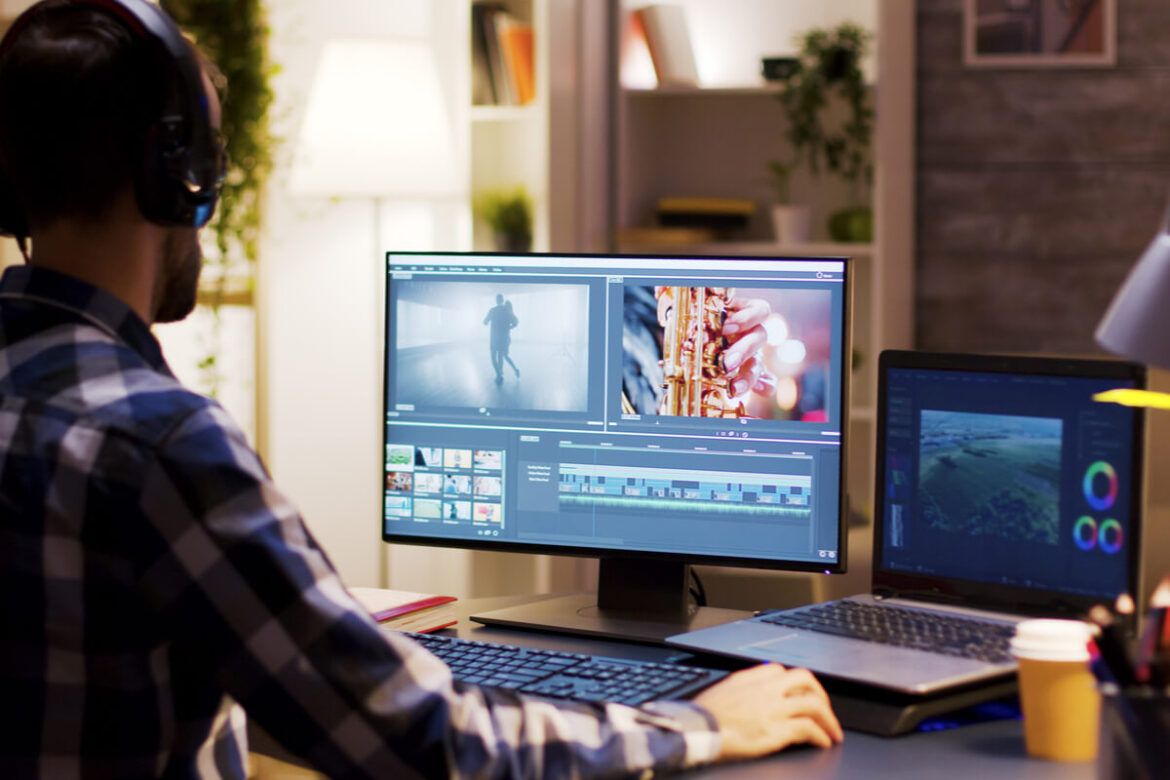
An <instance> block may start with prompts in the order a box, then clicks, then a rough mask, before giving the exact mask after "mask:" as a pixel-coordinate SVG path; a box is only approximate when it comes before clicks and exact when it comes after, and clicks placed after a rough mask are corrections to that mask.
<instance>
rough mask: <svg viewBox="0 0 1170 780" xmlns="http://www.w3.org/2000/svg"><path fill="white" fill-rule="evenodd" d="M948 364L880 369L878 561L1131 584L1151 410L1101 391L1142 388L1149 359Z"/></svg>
mask: <svg viewBox="0 0 1170 780" xmlns="http://www.w3.org/2000/svg"><path fill="white" fill-rule="evenodd" d="M885 357H886V356H884V355H883V361H885ZM943 359H944V360H947V361H949V362H951V363H953V365H950V366H946V367H943V366H933V367H932V366H929V365H928V364H929V362H930V356H929V355H918V356H912V360H913V361H914V362H918V363H919V364H920V365H917V366H913V365H903V366H888V367H887V368H886V369H885V370H884V371H883V374H882V383H883V388H882V397H883V399H884V400H883V403H882V411H881V413H882V415H883V416H884V419H883V420H882V425H881V431H882V432H883V434H884V436H883V439H884V440H883V441H882V443H881V445H880V446H882V449H883V457H882V461H883V462H884V464H885V467H884V475H883V476H884V480H883V484H882V485H881V490H880V495H881V496H884V498H883V499H882V501H883V507H882V509H881V510H880V518H881V525H880V526H879V533H880V534H881V538H882V542H881V560H880V562H879V569H880V570H882V572H883V573H884V574H886V575H899V574H901V575H904V576H908V577H914V578H931V579H946V580H952V581H955V580H957V581H968V582H973V583H983V584H985V585H992V586H996V587H998V588H1001V589H1004V590H1005V593H1006V592H1007V591H1008V590H1011V589H1017V592H1023V591H1042V592H1046V593H1051V594H1063V595H1065V596H1066V597H1068V598H1070V599H1078V598H1083V597H1089V598H1092V599H1101V598H1112V597H1114V596H1116V595H1117V594H1119V593H1122V592H1125V591H1127V590H1129V589H1130V588H1131V587H1132V585H1133V574H1134V570H1135V568H1136V561H1137V557H1136V548H1137V536H1138V514H1139V509H1140V484H1141V420H1142V415H1141V413H1140V411H1137V410H1134V409H1132V408H1128V407H1125V406H1120V405H1118V404H1115V403H1101V402H1099V401H1097V400H1094V396H1095V395H1097V394H1098V393H1102V392H1105V391H1108V390H1113V389H1116V388H1134V387H1140V386H1141V384H1142V375H1141V370H1140V367H1136V366H1133V365H1132V364H1128V363H1121V362H1113V361H1063V360H1045V359H1030V358H1000V359H996V358H984V357H982V356H971V357H967V358H964V357H963V356H945V357H944V358H943ZM964 362H966V363H967V365H966V366H964V365H963V363H964ZM996 363H999V364H1001V365H996ZM884 364H885V362H883V365H884ZM981 592H983V591H982V590H981Z"/></svg>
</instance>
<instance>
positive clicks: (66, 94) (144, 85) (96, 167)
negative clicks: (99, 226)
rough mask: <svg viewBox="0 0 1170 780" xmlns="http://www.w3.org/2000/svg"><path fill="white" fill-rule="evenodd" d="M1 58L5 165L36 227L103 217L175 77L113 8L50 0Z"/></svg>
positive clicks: (0, 128)
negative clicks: (110, 10)
mask: <svg viewBox="0 0 1170 780" xmlns="http://www.w3.org/2000/svg"><path fill="white" fill-rule="evenodd" d="M29 13H32V14H34V15H35V16H34V17H33V18H30V19H29V20H28V22H27V24H24V26H23V27H22V28H21V29H20V30H19V33H18V35H19V37H18V38H17V39H15V40H12V41H6V42H5V46H4V48H3V53H2V54H0V166H2V167H3V170H4V175H5V176H6V177H7V179H8V181H9V184H10V186H11V189H12V191H13V194H14V196H15V199H16V201H17V205H18V206H19V208H20V209H21V211H22V212H23V213H24V215H25V216H26V217H27V219H28V220H29V222H30V223H31V224H32V225H33V226H37V227H43V226H45V225H48V224H51V223H52V222H54V221H55V220H57V219H59V218H62V217H73V218H82V219H86V218H92V219H95V220H96V219H98V218H100V217H101V216H102V215H103V214H104V213H105V212H106V209H107V207H108V205H109V204H110V201H111V200H112V198H113V197H114V196H115V195H116V194H117V193H118V192H119V191H121V190H123V189H124V188H126V187H129V186H130V185H131V183H132V181H133V180H134V177H135V176H136V175H137V174H138V172H139V171H140V169H141V167H142V165H143V164H144V156H145V155H144V146H145V139H146V133H147V131H148V129H149V128H150V127H151V125H152V124H153V123H155V122H156V121H157V120H158V118H159V116H160V114H161V112H162V110H163V106H164V105H165V103H166V99H167V92H166V90H167V89H169V88H171V85H173V84H174V83H175V79H176V78H177V74H175V73H166V72H160V71H163V70H165V69H161V68H160V67H159V65H158V62H157V59H152V58H151V57H149V56H148V52H146V51H144V48H143V46H142V44H141V43H140V42H138V41H136V40H135V38H134V36H133V35H132V34H131V32H130V31H129V30H127V29H126V28H125V27H124V26H123V24H122V23H121V22H120V21H118V20H117V19H115V18H114V17H112V16H111V15H110V14H108V13H106V12H104V11H101V10H96V9H94V8H92V7H85V6H75V5H71V4H70V3H69V2H68V0H45V2H42V3H40V4H39V6H36V7H34V9H33V10H32V11H30V12H29Z"/></svg>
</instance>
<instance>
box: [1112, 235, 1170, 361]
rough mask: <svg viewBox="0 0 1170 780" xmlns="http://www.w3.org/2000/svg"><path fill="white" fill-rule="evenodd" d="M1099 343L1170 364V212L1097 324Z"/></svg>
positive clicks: (1141, 358)
mask: <svg viewBox="0 0 1170 780" xmlns="http://www.w3.org/2000/svg"><path fill="white" fill-rule="evenodd" d="M1097 343H1098V344H1100V345H1101V346H1102V347H1104V348H1105V349H1107V350H1109V351H1110V352H1114V353H1116V354H1118V355H1123V356H1125V357H1127V358H1130V359H1132V360H1137V361H1139V362H1142V363H1147V364H1149V365H1155V366H1160V367H1162V368H1170V212H1168V213H1167V219H1166V220H1164V221H1163V226H1162V230H1161V231H1160V232H1159V233H1158V235H1157V236H1156V237H1155V238H1154V241H1153V243H1151V244H1150V246H1149V248H1148V249H1146V251H1145V254H1143V255H1142V257H1141V259H1140V260H1138V262H1137V265H1135V266H1134V267H1133V269H1132V270H1131V271H1130V272H1129V276H1128V277H1127V278H1126V280H1125V283H1124V284H1122V286H1121V289H1120V290H1118V291H1117V295H1115V296H1114V298H1113V303H1111V304H1110V305H1109V310H1108V311H1107V312H1105V318H1104V319H1103V320H1101V324H1100V325H1098V326H1097Z"/></svg>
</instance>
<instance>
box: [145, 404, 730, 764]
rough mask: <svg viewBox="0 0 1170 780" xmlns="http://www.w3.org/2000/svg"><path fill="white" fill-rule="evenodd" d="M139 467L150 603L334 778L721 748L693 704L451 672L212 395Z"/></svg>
mask: <svg viewBox="0 0 1170 780" xmlns="http://www.w3.org/2000/svg"><path fill="white" fill-rule="evenodd" d="M142 479H143V489H142V491H141V498H140V501H141V506H140V509H141V511H142V515H143V517H144V518H145V522H146V523H147V524H148V526H149V531H150V532H152V534H153V535H154V537H155V538H156V539H157V543H156V544H155V545H154V546H153V547H151V548H149V549H151V550H152V552H151V554H150V555H149V556H148V557H149V560H147V561H145V562H144V564H143V575H142V577H141V579H140V583H141V587H142V589H143V592H144V597H145V599H146V600H147V602H148V603H149V604H150V605H151V606H152V608H153V609H154V610H155V611H157V613H158V614H159V615H160V618H161V621H162V624H163V626H164V627H165V630H166V631H167V632H168V634H169V635H170V636H171V637H172V641H174V642H176V643H182V644H184V645H186V646H187V647H189V648H190V649H192V650H194V651H196V652H198V653H199V654H200V655H201V657H205V658H206V662H207V664H208V665H209V667H210V668H214V669H216V670H217V672H216V678H217V679H218V680H219V681H220V683H221V684H222V685H223V687H224V690H225V691H226V692H227V693H229V694H230V695H231V696H232V697H233V698H234V699H235V700H236V701H238V702H240V703H241V704H242V705H243V706H244V708H245V710H246V711H247V712H248V716H249V717H251V718H253V719H255V720H256V722H257V723H259V724H260V725H261V726H262V727H263V728H264V729H265V731H267V732H268V733H269V734H270V735H271V736H272V737H273V738H274V739H276V740H277V741H278V742H279V743H280V744H281V745H282V746H283V747H284V748H285V749H287V750H289V751H290V752H291V753H293V754H295V755H298V756H300V757H302V758H303V759H305V760H306V761H307V762H308V763H309V764H310V765H312V766H314V767H315V768H316V769H317V770H318V771H321V772H324V773H325V774H327V775H328V776H330V777H366V776H372V777H391V776H393V777H400V776H407V775H413V774H418V775H422V776H426V777H439V776H451V777H471V776H474V777H569V776H574V777H582V776H584V777H589V776H600V775H606V776H615V775H637V774H638V773H640V772H642V771H644V770H646V769H658V768H663V769H669V768H681V767H686V766H692V765H695V764H699V763H704V762H707V761H710V760H712V759H713V758H714V756H715V755H716V754H717V753H718V748H719V744H718V735H717V732H716V730H715V727H714V723H713V721H712V719H711V717H710V715H708V714H707V713H706V712H705V711H703V710H702V709H701V708H699V707H696V706H693V705H690V704H686V703H681V702H672V703H657V704H652V705H647V706H644V707H641V708H632V707H626V706H622V705H617V704H609V705H604V706H601V705H584V704H580V705H563V704H553V703H550V702H547V701H543V700H539V699H527V698H524V697H520V696H516V695H514V694H511V693H507V692H503V691H494V690H488V689H480V688H477V687H474V686H465V685H462V684H455V683H453V682H452V678H451V673H450V670H449V669H448V668H447V667H446V665H445V664H443V663H442V662H441V661H440V660H438V659H437V658H435V657H434V656H433V655H431V654H430V653H428V652H427V651H426V650H424V649H423V648H422V647H421V646H419V645H418V644H417V643H415V642H413V641H412V640H410V639H409V638H407V637H403V636H399V635H393V634H390V633H387V632H383V631H381V630H379V629H378V627H377V626H376V624H375V623H374V622H373V620H372V619H371V618H370V617H369V616H368V615H367V614H366V613H365V611H364V610H363V609H362V608H361V607H360V605H358V604H357V602H356V601H354V599H353V598H352V597H351V596H350V595H349V593H348V592H347V591H346V590H345V588H344V586H343V585H342V583H341V581H340V579H339V578H338V576H337V574H336V572H335V571H334V569H333V567H332V566H331V565H330V563H329V561H328V559H327V558H326V556H325V554H324V553H323V551H322V550H321V549H320V548H319V547H318V545H317V544H316V542H315V541H314V540H313V538H312V537H311V535H310V534H309V532H308V531H307V529H306V528H305V526H304V524H303V523H302V522H301V519H300V517H299V515H298V514H297V512H296V510H295V509H294V508H293V507H292V506H291V505H290V503H289V502H288V501H287V500H286V499H285V498H284V496H283V495H282V494H281V493H280V492H279V491H277V490H276V488H275V487H274V485H273V483H272V481H271V479H270V478H269V476H268V475H267V473H266V472H265V470H264V468H263V466H262V465H261V463H260V461H259V459H258V458H257V456H256V455H255V453H254V452H253V451H252V450H251V448H250V447H249V446H248V444H247V442H246V441H245V439H244V437H243V435H242V434H241V433H240V432H239V431H238V429H237V428H236V427H235V426H234V424H233V423H232V422H231V421H230V419H229V418H228V416H227V414H226V413H225V412H224V411H223V410H222V409H221V408H219V407H218V406H214V405H213V406H209V407H207V408H206V409H204V410H201V411H198V412H195V413H194V414H192V415H191V416H190V417H188V418H187V419H186V420H185V421H184V422H182V423H181V424H180V425H179V426H178V427H177V428H176V430H175V431H173V432H172V433H171V435H169V436H168V437H167V440H166V441H165V442H164V443H163V445H162V446H161V447H160V448H159V449H158V451H157V453H155V455H154V457H152V458H149V459H148V462H147V463H145V464H144V473H143V475H142Z"/></svg>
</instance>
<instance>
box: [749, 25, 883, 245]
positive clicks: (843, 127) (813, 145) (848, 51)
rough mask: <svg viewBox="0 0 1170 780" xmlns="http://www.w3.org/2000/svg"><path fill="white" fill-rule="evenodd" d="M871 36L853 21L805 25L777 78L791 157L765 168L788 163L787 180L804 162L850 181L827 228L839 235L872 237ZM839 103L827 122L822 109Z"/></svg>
mask: <svg viewBox="0 0 1170 780" xmlns="http://www.w3.org/2000/svg"><path fill="white" fill-rule="evenodd" d="M872 37H873V36H872V34H871V33H869V32H868V31H866V30H864V29H862V28H861V27H859V26H858V25H856V24H853V23H852V22H845V23H843V24H841V25H839V26H837V27H835V28H832V29H813V30H809V31H808V32H806V33H804V34H803V35H802V36H801V37H800V41H799V42H800V57H799V60H798V64H797V66H795V67H793V68H791V69H790V70H789V72H788V73H787V74H786V75H785V76H784V77H783V78H782V79H780V81H781V84H782V88H781V90H780V94H779V96H778V99H779V101H780V106H781V109H782V110H783V112H784V115H785V118H786V119H787V120H788V126H787V129H786V131H785V136H786V138H787V140H788V142H789V144H790V146H791V150H792V162H791V163H789V164H787V165H786V166H785V165H783V164H779V165H778V163H777V162H776V161H772V162H770V163H769V171H770V172H771V173H772V175H773V178H776V176H777V168H780V169H783V168H785V167H786V168H787V171H786V172H785V175H784V177H783V178H784V179H785V180H786V179H787V175H789V174H791V171H792V170H793V169H794V168H795V167H796V166H798V165H800V164H804V165H807V166H808V169H809V171H810V172H812V173H813V174H814V175H817V174H820V172H821V171H822V170H825V171H828V172H829V173H832V174H835V175H838V176H840V177H841V178H843V179H844V180H845V181H846V182H847V183H848V184H849V204H848V205H847V206H846V207H845V208H843V209H840V210H839V211H837V212H834V213H833V214H832V215H831V216H830V218H829V233H830V235H832V237H833V238H834V239H836V240H838V241H869V240H871V239H872V237H873V215H872V210H871V209H870V208H869V206H868V205H867V204H866V194H867V193H868V191H869V185H870V183H871V182H872V180H873V163H872V161H871V158H870V151H871V150H870V145H871V143H872V140H873V108H872V106H871V105H870V95H869V90H868V89H867V87H866V85H865V78H864V76H863V74H862V71H861V61H862V59H863V58H864V57H865V54H866V52H867V50H868V48H869V42H870V40H871V39H872ZM838 103H843V104H844V106H845V109H846V116H845V118H844V120H843V121H841V122H838V123H835V124H832V125H831V124H830V123H829V122H828V120H827V116H826V115H827V113H828V110H829V109H830V108H831V107H833V106H834V105H835V104H838Z"/></svg>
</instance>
